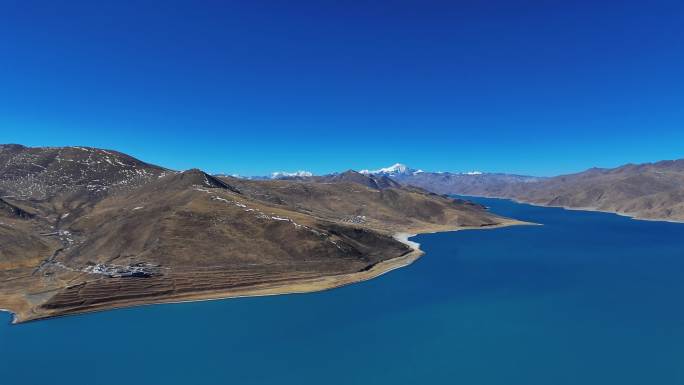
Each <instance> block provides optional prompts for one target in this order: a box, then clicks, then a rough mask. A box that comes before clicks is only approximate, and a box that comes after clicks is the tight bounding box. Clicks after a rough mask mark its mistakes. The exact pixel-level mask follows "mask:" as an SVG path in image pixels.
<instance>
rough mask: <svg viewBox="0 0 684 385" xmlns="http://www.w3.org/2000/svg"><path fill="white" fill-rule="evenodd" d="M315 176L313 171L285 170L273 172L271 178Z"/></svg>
mask: <svg viewBox="0 0 684 385" xmlns="http://www.w3.org/2000/svg"><path fill="white" fill-rule="evenodd" d="M309 176H313V173H312V172H311V171H303V170H299V171H295V172H285V171H276V172H272V173H271V179H281V178H292V177H309Z"/></svg>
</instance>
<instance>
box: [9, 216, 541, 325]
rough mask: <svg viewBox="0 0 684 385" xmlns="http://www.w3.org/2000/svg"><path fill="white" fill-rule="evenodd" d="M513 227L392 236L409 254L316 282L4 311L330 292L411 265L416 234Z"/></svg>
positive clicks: (20, 317) (417, 253)
mask: <svg viewBox="0 0 684 385" xmlns="http://www.w3.org/2000/svg"><path fill="white" fill-rule="evenodd" d="M516 225H534V223H527V222H522V221H516V220H510V221H507V222H504V223H501V224H497V225H491V226H464V227H458V228H451V229H448V228H447V229H444V228H438V229H434V230H433V229H426V230H425V231H417V232H416V233H407V232H399V233H395V234H394V235H393V237H394V239H396V240H397V241H399V242H402V243H404V244H405V245H407V246H409V247H410V248H411V250H410V251H409V252H407V253H406V254H404V255H402V256H399V257H396V258H393V259H389V260H386V261H382V262H379V263H377V264H376V265H374V266H373V267H372V268H370V269H368V270H365V271H359V272H354V273H346V274H338V275H331V276H323V277H317V278H305V279H298V280H294V281H291V282H287V283H277V284H263V285H255V286H251V287H248V288H239V289H229V290H223V291H217V292H203V293H189V294H183V295H178V296H170V297H168V298H160V299H157V300H152V301H149V302H148V301H145V300H142V301H136V300H131V301H123V302H119V303H115V304H109V305H104V306H101V307H100V306H97V307H93V308H90V309H81V310H77V311H73V312H66V313H63V314H54V315H49V314H48V315H45V316H42V315H39V316H37V317H32V315H31V314H21V313H19V312H17V313H14V312H12V311H11V310H4V311H7V312H9V313H11V314H13V320H12V323H13V324H17V323H25V322H30V321H37V320H42V319H49V318H57V317H62V316H69V315H76V314H85V313H93V312H100V311H107V310H113V309H120V308H129V307H138V306H150V305H159V304H171V303H186V302H200V301H213V300H223V299H231V298H244V297H263V296H272V295H285V294H303V293H312V292H318V291H324V290H330V289H334V288H339V287H342V286H346V285H351V284H354V283H359V282H363V281H367V280H370V279H373V278H377V277H379V276H381V275H384V274H387V273H389V272H391V271H393V270H396V269H399V268H402V267H405V266H408V265H410V264H411V263H413V262H415V261H416V260H417V259H418V258H420V257H421V256H423V255H424V252H423V251H422V250H421V249H420V244H419V243H417V242H414V241H411V240H409V238H411V237H413V236H416V235H418V234H428V233H439V232H451V231H461V230H488V229H495V228H501V227H508V226H516Z"/></svg>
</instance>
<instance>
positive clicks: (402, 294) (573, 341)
mask: <svg viewBox="0 0 684 385" xmlns="http://www.w3.org/2000/svg"><path fill="white" fill-rule="evenodd" d="M475 200H477V201H479V202H481V203H484V204H486V205H488V206H490V207H491V208H492V210H493V211H494V212H496V213H499V214H502V215H507V216H511V217H514V218H517V219H522V220H527V221H532V222H537V223H542V224H544V226H518V227H510V228H502V229H493V230H469V231H460V232H453V233H440V234H427V235H420V236H417V237H415V238H413V239H412V240H414V241H417V242H420V243H421V244H422V248H423V249H424V250H425V251H426V253H427V254H426V255H425V256H424V257H423V258H421V259H420V260H418V261H417V262H416V263H414V264H413V265H411V266H408V267H406V268H403V269H399V270H395V271H393V272H391V273H389V274H386V275H384V276H382V277H380V278H377V279H374V280H372V281H368V282H363V283H359V284H356V285H352V286H347V287H344V288H340V289H336V290H331V291H327V292H321V293H312V294H301V295H286V296H275V297H260V298H243V299H234V300H224V301H210V302H197V303H187V304H174V305H159V306H147V307H138V308H132V309H122V310H115V311H108V312H102V313H95V314H88V315H82V316H71V317H65V318H59V319H54V320H49V321H39V322H33V323H28V324H24V325H17V326H10V325H9V321H10V316H9V314H7V313H0V317H1V318H2V320H3V321H5V322H2V323H0V384H7V385H10V384H11V385H14V384H41V385H43V384H88V385H95V384H138V383H140V384H142V383H145V384H246V385H249V384H297V385H302V384H326V385H328V384H467V385H478V384H483V385H484V384H487V385H490V384H497V385H498V384H502V385H503V384H506V385H510V384H521V385H536V384H539V385H562V384H573V385H574V384H582V385H593V384H597V385H598V384H600V385H606V384H620V385H628V384H634V385H650V384H653V385H669V384H672V385H681V384H684V306H682V294H684V224H673V223H664V222H646V221H635V220H630V219H628V218H624V217H620V216H617V215H612V214H602V213H592V212H580V211H566V210H562V209H557V208H541V207H533V206H528V205H522V204H516V203H512V202H509V201H503V200H495V199H479V198H478V199H475Z"/></svg>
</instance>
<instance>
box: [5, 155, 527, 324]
mask: <svg viewBox="0 0 684 385" xmlns="http://www.w3.org/2000/svg"><path fill="white" fill-rule="evenodd" d="M521 223H522V222H518V221H515V220H512V219H508V218H502V217H499V216H496V215H494V214H492V213H490V212H488V211H487V210H486V208H484V207H483V206H480V205H478V204H474V203H471V202H468V201H464V200H459V199H452V198H449V197H446V196H442V195H437V194H434V193H430V192H427V191H425V190H423V189H421V188H418V187H410V186H404V185H401V184H399V183H397V182H395V181H393V180H392V179H390V178H386V177H383V176H375V175H368V174H361V173H358V172H355V171H347V172H344V173H340V174H335V175H332V176H328V177H319V178H304V179H297V178H292V179H279V180H248V179H240V178H234V177H228V176H220V177H219V176H212V175H209V174H207V173H205V172H203V171H200V170H197V169H193V170H188V171H183V172H178V171H173V170H169V169H166V168H163V167H159V166H156V165H152V164H148V163H145V162H143V161H140V160H138V159H135V158H133V157H130V156H128V155H125V154H123V153H120V152H116V151H111V150H103V149H96V148H87V147H56V148H53V147H49V148H48V147H42V148H30V147H25V146H21V145H13V144H11V145H0V245H1V246H0V308H2V309H6V310H8V311H11V312H12V313H14V317H15V318H14V321H15V322H24V321H29V320H36V319H42V318H48V317H54V316H61V315H67V314H75V313H83V312H90V311H98V310H106V309H111V308H118V307H125V306H134V305H143V304H152V303H164V302H178V301H193V300H206V299H217V298H229V297H237V296H254V295H270V294H281V293H299V292H310V291H317V290H324V289H329V288H333V287H337V286H341V285H346V284H350V283H353V282H358V281H362V280H366V279H370V278H373V277H376V276H378V275H380V274H383V273H385V272H387V271H390V270H392V269H395V268H398V267H401V266H405V265H407V264H409V263H411V262H412V261H414V260H415V259H416V258H418V257H419V256H420V255H421V251H420V250H419V249H418V248H417V246H416V245H415V244H414V243H412V242H409V241H408V240H407V237H406V235H405V234H416V233H423V232H437V231H451V230H457V229H463V228H492V227H499V226H507V225H514V224H521ZM401 234H404V235H403V236H402V235H401Z"/></svg>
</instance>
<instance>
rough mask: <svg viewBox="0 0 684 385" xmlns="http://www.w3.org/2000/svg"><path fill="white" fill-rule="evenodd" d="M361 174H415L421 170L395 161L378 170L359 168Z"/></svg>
mask: <svg viewBox="0 0 684 385" xmlns="http://www.w3.org/2000/svg"><path fill="white" fill-rule="evenodd" d="M359 172H360V173H361V174H366V175H368V174H379V175H406V174H415V173H418V172H422V171H421V170H414V169H412V168H409V167H408V166H406V165H405V164H401V163H395V164H393V165H391V166H389V167H385V168H381V169H378V170H361V171H359Z"/></svg>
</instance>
